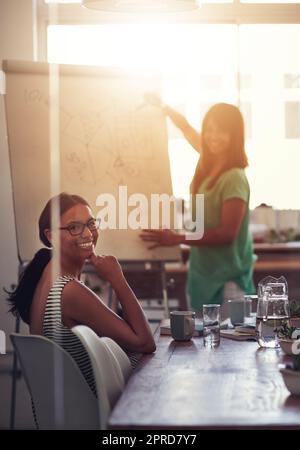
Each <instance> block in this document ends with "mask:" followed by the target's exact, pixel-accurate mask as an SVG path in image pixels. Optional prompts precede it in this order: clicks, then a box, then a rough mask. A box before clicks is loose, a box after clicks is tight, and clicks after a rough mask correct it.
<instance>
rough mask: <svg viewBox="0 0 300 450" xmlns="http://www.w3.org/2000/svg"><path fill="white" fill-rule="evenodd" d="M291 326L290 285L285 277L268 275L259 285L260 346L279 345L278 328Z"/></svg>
mask: <svg viewBox="0 0 300 450" xmlns="http://www.w3.org/2000/svg"><path fill="white" fill-rule="evenodd" d="M284 324H287V325H288V326H290V312H289V302H288V286H287V281H286V279H285V278H284V277H280V278H274V277H266V278H264V279H263V280H261V281H260V282H259V285H258V302H257V314H256V339H257V342H258V344H259V345H260V347H269V348H275V347H279V342H278V338H277V330H278V329H279V328H281V327H282V326H283V325H284Z"/></svg>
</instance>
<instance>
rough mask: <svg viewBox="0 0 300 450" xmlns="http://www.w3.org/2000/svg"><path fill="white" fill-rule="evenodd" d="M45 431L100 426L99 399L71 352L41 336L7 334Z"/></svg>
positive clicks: (96, 427)
mask: <svg viewBox="0 0 300 450" xmlns="http://www.w3.org/2000/svg"><path fill="white" fill-rule="evenodd" d="M10 338H11V341H12V344H13V347H14V349H15V351H16V354H17V356H18V359H19V361H20V365H21V369H22V372H23V375H24V378H25V381H26V384H27V387H28V389H29V392H30V394H31V397H32V400H33V402H34V407H35V413H36V418H37V422H38V425H39V428H40V429H44V430H57V429H69V430H76V429H80V430H89V429H91V430H92V429H99V427H100V416H99V410H98V402H97V398H96V397H95V395H94V394H93V393H92V391H91V389H90V387H89V385H88V383H87V382H86V380H85V378H84V377H83V375H82V373H81V371H80V369H79V367H78V366H77V364H76V362H75V361H74V360H73V358H72V357H71V355H69V353H67V352H66V351H65V350H64V349H63V348H61V347H60V346H59V345H57V344H56V343H55V342H54V341H52V340H50V339H47V338H45V337H43V336H36V335H29V336H23V335H20V334H15V333H12V334H11V335H10Z"/></svg>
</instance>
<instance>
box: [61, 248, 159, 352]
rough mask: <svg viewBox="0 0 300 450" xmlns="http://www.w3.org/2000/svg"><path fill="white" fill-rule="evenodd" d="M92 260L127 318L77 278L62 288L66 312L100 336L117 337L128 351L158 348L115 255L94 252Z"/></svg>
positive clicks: (149, 350)
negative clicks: (101, 254) (109, 306)
mask: <svg viewBox="0 0 300 450" xmlns="http://www.w3.org/2000/svg"><path fill="white" fill-rule="evenodd" d="M91 263H92V264H93V265H94V267H95V268H96V271H97V273H98V274H99V275H100V276H101V277H102V278H105V279H107V281H109V282H110V283H111V285H112V287H113V289H114V290H115V292H116V295H117V297H118V300H119V301H120V304H121V305H122V310H123V317H124V319H123V318H121V317H119V316H118V315H117V314H115V313H114V312H113V311H112V310H111V309H110V308H108V307H107V306H106V305H105V304H104V303H103V302H102V301H101V300H100V299H99V297H98V296H97V295H95V294H94V293H93V292H92V291H91V290H90V289H88V288H87V287H86V286H84V285H82V284H81V283H79V282H78V281H76V280H73V281H71V282H69V283H68V284H67V285H66V287H65V289H64V291H63V313H64V314H66V316H67V317H68V318H70V319H72V320H74V321H76V323H79V324H83V325H87V326H88V327H90V328H91V329H92V330H94V331H95V333H97V334H98V335H99V336H108V337H110V338H112V339H114V340H115V341H116V342H117V343H118V344H119V345H120V346H121V347H123V348H125V349H127V350H129V351H133V352H142V353H151V352H153V351H155V342H154V339H153V336H152V332H151V329H150V327H149V324H148V321H147V319H146V317H145V315H144V312H143V310H142V308H141V306H140V304H139V302H138V300H137V298H136V296H135V294H134V293H133V291H132V290H131V288H130V287H129V285H128V283H127V281H126V279H125V277H124V275H123V272H122V269H121V267H120V265H119V263H118V261H117V260H116V258H114V257H113V256H95V255H93V256H92V258H91Z"/></svg>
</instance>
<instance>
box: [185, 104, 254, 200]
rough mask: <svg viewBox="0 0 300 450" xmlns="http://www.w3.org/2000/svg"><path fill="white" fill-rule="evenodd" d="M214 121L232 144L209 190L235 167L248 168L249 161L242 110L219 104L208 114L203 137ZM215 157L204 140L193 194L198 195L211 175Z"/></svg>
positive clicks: (193, 181) (203, 126)
mask: <svg viewBox="0 0 300 450" xmlns="http://www.w3.org/2000/svg"><path fill="white" fill-rule="evenodd" d="M210 120H212V121H214V122H215V123H216V124H217V125H218V126H219V127H220V128H221V129H222V130H224V131H225V132H227V133H229V135H230V143H229V148H228V152H227V153H226V155H224V156H225V158H224V162H223V165H222V168H221V169H220V171H219V172H218V173H216V174H215V176H214V177H213V178H212V179H211V180H210V182H209V184H208V188H212V187H213V186H214V184H215V183H216V181H217V179H218V178H219V177H220V175H222V173H224V172H226V171H227V170H229V169H232V168H233V167H240V168H242V169H244V168H245V167H247V166H248V159H247V155H246V153H245V146H244V145H245V137H244V121H243V116H242V114H241V112H240V110H239V109H238V108H237V107H236V106H234V105H230V104H228V103H217V104H216V105H213V106H212V107H211V108H210V109H209V110H208V111H207V113H206V115H205V117H204V119H203V123H202V136H203V133H204V132H205V129H206V127H207V123H208V121H210ZM214 158H215V155H214V154H212V153H211V152H210V151H209V148H208V147H207V144H206V142H205V140H204V139H203V138H202V154H201V156H200V158H199V161H198V164H197V167H196V170H195V174H194V177H193V180H192V182H191V185H190V191H191V193H192V194H197V192H198V189H199V187H200V185H201V183H202V182H203V180H204V179H205V178H206V177H207V175H208V174H209V171H210V170H211V167H213V165H214Z"/></svg>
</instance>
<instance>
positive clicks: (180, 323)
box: [170, 311, 195, 341]
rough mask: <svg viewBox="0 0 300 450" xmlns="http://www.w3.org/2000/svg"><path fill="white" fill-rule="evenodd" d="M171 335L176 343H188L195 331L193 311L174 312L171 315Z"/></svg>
mask: <svg viewBox="0 0 300 450" xmlns="http://www.w3.org/2000/svg"><path fill="white" fill-rule="evenodd" d="M170 323H171V334H172V337H173V339H174V340H175V341H188V340H189V339H191V337H192V336H193V333H194V330H195V313H194V312H193V311H172V312H171V313H170Z"/></svg>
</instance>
